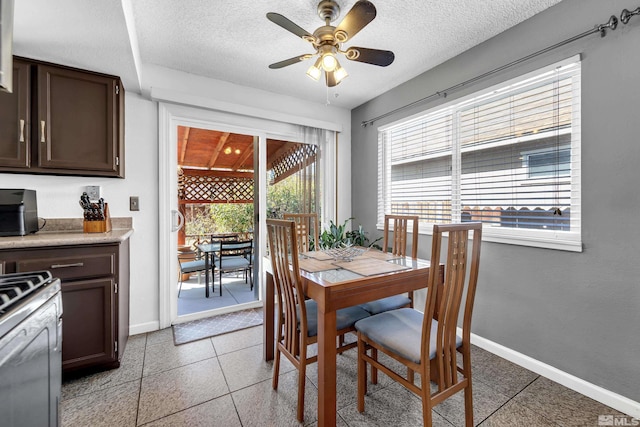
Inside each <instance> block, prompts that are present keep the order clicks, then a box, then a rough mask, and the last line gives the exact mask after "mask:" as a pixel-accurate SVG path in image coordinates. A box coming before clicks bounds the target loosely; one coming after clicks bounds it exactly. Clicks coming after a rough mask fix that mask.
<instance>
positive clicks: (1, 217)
mask: <svg viewBox="0 0 640 427" xmlns="http://www.w3.org/2000/svg"><path fill="white" fill-rule="evenodd" d="M36 231H38V205H37V202H36V192H35V190H16V189H0V236H24V235H27V234H31V233H35V232H36Z"/></svg>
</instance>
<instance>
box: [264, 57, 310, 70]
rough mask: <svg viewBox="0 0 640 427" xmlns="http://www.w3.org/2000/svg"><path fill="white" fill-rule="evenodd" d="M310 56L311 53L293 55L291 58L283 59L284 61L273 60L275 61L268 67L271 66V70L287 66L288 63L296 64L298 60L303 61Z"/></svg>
mask: <svg viewBox="0 0 640 427" xmlns="http://www.w3.org/2000/svg"><path fill="white" fill-rule="evenodd" d="M312 56H313V55H310V54H304V55H298V56H294V57H293V58H289V59H285V60H284V61H280V62H275V63H273V64H271V65H269V68H271V69H272V70H275V69H277V68H283V67H286V66H289V65H293V64H297V63H298V62H302V61H305V60H307V59H309V58H311V57H312Z"/></svg>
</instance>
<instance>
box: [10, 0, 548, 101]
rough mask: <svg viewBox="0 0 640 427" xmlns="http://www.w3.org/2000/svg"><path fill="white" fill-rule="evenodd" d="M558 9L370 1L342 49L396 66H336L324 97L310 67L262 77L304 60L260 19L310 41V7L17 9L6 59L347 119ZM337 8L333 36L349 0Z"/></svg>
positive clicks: (48, 3) (39, 5)
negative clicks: (165, 81) (288, 102)
mask: <svg viewBox="0 0 640 427" xmlns="http://www.w3.org/2000/svg"><path fill="white" fill-rule="evenodd" d="M559 1H560V0H403V1H397V0H396V1H391V0H373V3H374V4H375V6H376V9H377V16H376V18H375V19H374V20H373V21H372V22H371V23H370V24H369V25H367V26H366V27H365V28H364V29H363V30H362V31H361V32H360V33H358V34H357V35H356V36H355V37H354V38H353V40H350V41H348V42H347V43H345V44H344V46H343V49H344V48H346V47H349V46H360V47H368V48H374V49H384V50H391V51H393V52H394V53H395V61H394V62H393V64H391V65H390V66H388V67H377V66H374V65H369V64H363V63H357V62H353V61H348V60H346V59H342V58H341V59H340V61H341V64H342V66H343V67H344V68H345V69H346V70H347V71H348V72H349V77H348V78H346V79H345V80H344V81H343V82H342V83H341V84H340V85H338V86H337V87H335V88H330V89H328V90H327V88H326V86H325V85H324V83H322V80H321V81H320V82H314V81H313V80H311V79H309V78H308V77H307V76H306V75H305V72H306V69H307V68H308V67H309V65H310V63H309V61H306V62H302V63H298V64H295V65H291V66H289V67H286V68H282V69H278V70H271V69H269V68H267V67H268V65H269V64H271V63H274V62H278V61H281V60H284V59H288V58H291V57H294V56H297V55H299V54H303V53H313V51H312V49H311V45H310V44H309V43H307V42H304V41H303V40H301V39H299V38H297V37H296V36H295V35H293V34H292V33H289V32H288V31H286V30H284V29H282V28H281V27H279V26H277V25H276V24H274V23H272V22H271V21H269V20H268V19H267V18H266V14H267V12H276V13H279V14H281V15H284V16H286V17H287V18H289V19H290V20H292V21H293V22H294V23H296V24H298V25H299V26H301V27H302V28H304V29H305V30H307V31H309V32H311V33H313V31H314V30H315V29H316V28H317V27H319V26H321V25H323V22H322V20H321V19H320V18H319V17H318V15H317V12H316V10H317V5H318V0H298V1H291V0H270V1H264V0H263V1H248V0H180V1H175V0H55V1H53V0H16V2H15V25H14V53H15V54H16V55H20V56H26V57H30V58H35V59H42V60H46V61H50V62H54V63H62V64H65V65H70V66H76V67H80V68H85V69H90V70H94V71H101V72H105V73H109V74H115V75H119V76H120V77H121V78H122V79H123V82H124V85H125V88H127V89H128V90H131V91H135V92H140V91H141V85H142V87H143V88H144V87H145V76H144V69H145V67H144V65H145V64H152V65H157V66H162V67H167V68H172V69H176V70H181V71H185V72H188V73H192V74H197V75H201V76H205V77H210V78H214V79H218V80H223V81H228V82H231V83H235V84H239V85H242V86H248V87H254V88H259V89H262V90H267V91H270V92H275V93H280V94H285V95H290V96H293V97H297V98H303V99H306V100H310V101H314V102H318V103H325V102H326V100H327V98H329V99H330V102H331V104H332V105H336V106H339V107H344V108H348V109H351V108H354V107H356V106H358V105H360V104H362V103H364V102H366V101H368V100H370V99H372V98H374V97H375V96H377V95H380V94H382V93H384V92H385V91H387V90H389V89H391V88H393V87H395V86H397V85H399V84H401V83H403V82H405V81H407V80H409V79H411V78H412V77H415V76H416V75H418V74H421V73H423V72H424V71H426V70H428V69H430V68H433V67H434V66H436V65H438V64H440V63H442V62H444V61H446V60H447V59H449V58H452V57H454V56H456V55H458V54H460V53H461V52H463V51H465V50H467V49H469V48H471V47H473V46H475V45H477V44H479V43H481V42H483V41H485V40H487V39H489V38H491V37H493V36H495V35H496V34H499V33H501V32H502V31H504V30H506V29H508V28H510V27H512V26H514V25H516V24H518V23H519V22H521V21H524V20H526V19H527V18H530V17H531V16H533V15H535V14H536V13H539V12H541V11H542V10H544V9H546V8H548V7H550V6H552V5H554V4H556V3H558V2H559ZM337 2H338V4H339V5H340V7H341V16H340V18H338V20H337V21H335V22H334V23H333V25H334V26H335V25H337V23H338V22H339V21H340V19H341V17H344V15H346V13H347V12H348V11H349V9H351V7H352V6H353V5H354V3H355V0H337ZM523 54H524V53H523ZM497 65H499V64H497Z"/></svg>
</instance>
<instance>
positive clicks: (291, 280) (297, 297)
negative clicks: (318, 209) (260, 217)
mask: <svg viewBox="0 0 640 427" xmlns="http://www.w3.org/2000/svg"><path fill="white" fill-rule="evenodd" d="M267 234H268V236H269V251H270V256H271V266H272V269H273V280H274V283H275V288H276V293H277V297H278V323H279V325H278V331H279V332H278V333H281V332H282V333H283V337H282V338H283V340H282V341H283V345H284V346H285V348H286V349H287V351H288V352H289V353H291V354H298V353H299V351H300V335H299V333H298V328H299V330H300V333H302V334H303V336H306V334H307V322H306V318H307V313H306V306H305V304H304V303H303V301H304V300H303V297H302V295H303V292H302V284H301V280H300V270H299V265H298V247H297V239H296V225H295V222H294V221H285V220H278V219H268V220H267ZM298 311H299V312H300V319H301V321H300V326H299V327H298V324H297V321H296V318H297V312H298ZM283 319H286V321H285V322H284V325H283V324H282V321H283ZM280 331H281V332H280Z"/></svg>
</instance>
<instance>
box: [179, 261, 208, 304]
mask: <svg viewBox="0 0 640 427" xmlns="http://www.w3.org/2000/svg"><path fill="white" fill-rule="evenodd" d="M178 267H179V269H180V273H179V276H180V283H179V285H178V298H180V291H182V282H183V275H186V274H190V273H196V272H197V273H198V274H199V273H200V272H201V271H205V270H206V267H205V262H204V259H198V254H197V253H196V252H195V251H183V252H178Z"/></svg>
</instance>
